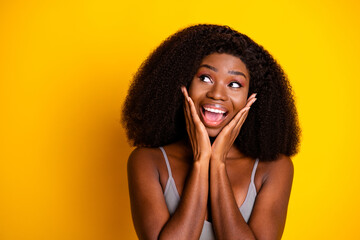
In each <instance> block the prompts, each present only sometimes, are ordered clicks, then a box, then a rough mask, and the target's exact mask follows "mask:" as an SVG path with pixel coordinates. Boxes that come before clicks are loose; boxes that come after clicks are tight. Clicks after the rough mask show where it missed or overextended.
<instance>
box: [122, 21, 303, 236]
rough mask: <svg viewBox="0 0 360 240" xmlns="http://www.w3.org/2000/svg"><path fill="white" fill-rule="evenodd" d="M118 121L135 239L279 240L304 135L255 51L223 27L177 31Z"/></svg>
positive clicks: (288, 95)
mask: <svg viewBox="0 0 360 240" xmlns="http://www.w3.org/2000/svg"><path fill="white" fill-rule="evenodd" d="M245 120H246V121H245ZM123 122H124V126H125V128H126V130H127V135H128V138H129V140H130V141H131V142H132V144H133V145H135V146H137V148H136V149H135V150H134V151H133V153H132V154H131V155H130V157H129V161H128V180H129V192H130V200H131V211H132V217H133V222H134V226H135V230H136V233H137V235H138V237H139V239H280V238H281V235H282V232H283V229H284V225H285V219H286V212H287V206H288V201H289V196H290V191H291V185H292V179H293V164H292V162H291V160H290V158H289V157H290V156H292V155H294V154H295V153H296V152H297V148H298V143H299V132H300V130H299V127H298V122H297V113H296V108H295V105H294V100H293V96H292V91H291V87H290V85H289V82H288V80H287V78H286V76H285V74H284V72H283V70H282V69H281V67H280V66H279V65H278V64H277V63H276V61H275V60H274V59H273V58H272V56H271V55H270V54H269V53H268V52H267V51H266V50H264V49H263V48H262V47H261V46H259V45H258V44H256V43H255V42H254V41H252V40H251V39H250V38H248V37H247V36H245V35H243V34H240V33H238V32H237V31H235V30H233V29H231V28H229V27H227V26H218V25H196V26H191V27H189V28H186V29H183V30H181V31H179V32H177V33H175V34H174V35H172V36H170V37H169V38H168V39H167V40H165V41H164V42H163V43H162V44H161V45H160V46H159V47H158V48H157V49H155V51H154V52H153V53H152V54H151V55H150V56H149V57H148V58H147V60H146V61H145V62H144V63H143V64H142V66H141V67H140V69H139V70H138V72H137V74H136V75H135V77H134V81H133V83H132V85H131V87H130V89H129V93H128V96H127V98H126V101H125V104H124V109H123Z"/></svg>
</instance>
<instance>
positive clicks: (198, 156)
mask: <svg viewBox="0 0 360 240" xmlns="http://www.w3.org/2000/svg"><path fill="white" fill-rule="evenodd" d="M181 91H182V92H183V95H184V97H185V100H184V114H185V121H186V130H187V133H188V136H189V140H190V143H191V147H192V150H193V154H194V161H198V160H209V159H210V156H211V143H210V139H209V135H208V133H207V131H206V128H205V126H204V124H203V123H202V122H201V120H200V118H199V116H198V114H197V112H196V108H195V105H194V102H193V101H192V99H191V98H190V97H189V95H188V92H187V90H186V88H185V87H181Z"/></svg>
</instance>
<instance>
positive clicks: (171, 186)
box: [160, 147, 259, 240]
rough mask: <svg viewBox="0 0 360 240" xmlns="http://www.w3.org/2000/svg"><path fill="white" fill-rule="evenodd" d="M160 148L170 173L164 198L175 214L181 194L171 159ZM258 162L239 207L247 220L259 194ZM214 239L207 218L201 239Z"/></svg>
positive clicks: (171, 211)
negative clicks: (257, 186)
mask: <svg viewBox="0 0 360 240" xmlns="http://www.w3.org/2000/svg"><path fill="white" fill-rule="evenodd" d="M160 149H161V151H162V153H163V155H164V159H165V162H166V167H167V170H168V174H169V178H168V180H167V183H166V186H165V191H164V198H165V202H166V205H167V208H168V210H169V213H170V215H173V214H174V212H175V210H176V208H177V206H178V204H179V202H180V196H179V193H178V191H177V188H176V185H175V181H174V179H173V177H172V173H171V167H170V163H169V159H168V157H167V155H166V152H165V150H164V148H163V147H160ZM258 163H259V159H256V161H255V164H254V167H253V170H252V173H251V181H250V184H249V188H248V192H247V194H246V198H245V201H244V202H243V204H242V205H241V206H240V208H239V210H240V212H241V215H242V216H243V218H244V220H245V221H246V222H248V221H249V218H250V215H251V212H252V209H253V207H254V203H255V199H256V195H257V193H256V187H255V183H254V179H255V173H256V168H257V165H258ZM212 239H215V235H214V230H213V228H212V224H211V222H209V221H206V220H205V221H204V226H203V229H202V232H201V235H200V240H212Z"/></svg>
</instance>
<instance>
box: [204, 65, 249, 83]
mask: <svg viewBox="0 0 360 240" xmlns="http://www.w3.org/2000/svg"><path fill="white" fill-rule="evenodd" d="M200 67H206V68H208V69H210V70H213V71H214V72H217V71H218V69H217V68H215V67H213V66H210V65H208V64H202V65H200ZM228 73H229V74H232V75H241V76H243V77H244V78H245V79H247V78H246V76H245V74H244V73H242V72H239V71H233V70H230V71H228Z"/></svg>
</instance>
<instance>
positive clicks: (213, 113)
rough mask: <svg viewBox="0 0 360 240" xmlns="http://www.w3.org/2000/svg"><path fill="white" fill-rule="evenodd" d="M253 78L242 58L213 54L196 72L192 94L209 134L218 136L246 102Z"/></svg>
mask: <svg viewBox="0 0 360 240" xmlns="http://www.w3.org/2000/svg"><path fill="white" fill-rule="evenodd" d="M249 83H250V77H249V73H248V70H247V68H246V66H245V64H244V63H243V62H242V61H241V60H240V58H238V57H235V56H232V55H229V54H224V53H222V54H219V53H213V54H210V55H208V56H206V57H205V58H204V59H203V61H202V62H201V64H200V67H199V69H198V70H197V73H196V74H195V76H194V78H193V80H192V82H191V85H190V88H189V96H190V97H191V98H192V100H193V101H194V104H195V107H196V110H197V113H198V115H199V117H200V120H201V121H202V123H203V124H204V125H205V127H206V130H207V132H208V134H209V136H210V137H216V136H217V135H218V134H219V133H220V131H221V130H222V129H223V127H224V126H226V125H227V124H228V123H229V122H230V121H231V119H232V118H233V117H234V116H235V115H236V114H237V113H238V112H239V111H240V110H241V109H242V108H243V107H244V106H245V105H246V101H247V96H248V92H249Z"/></svg>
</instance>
